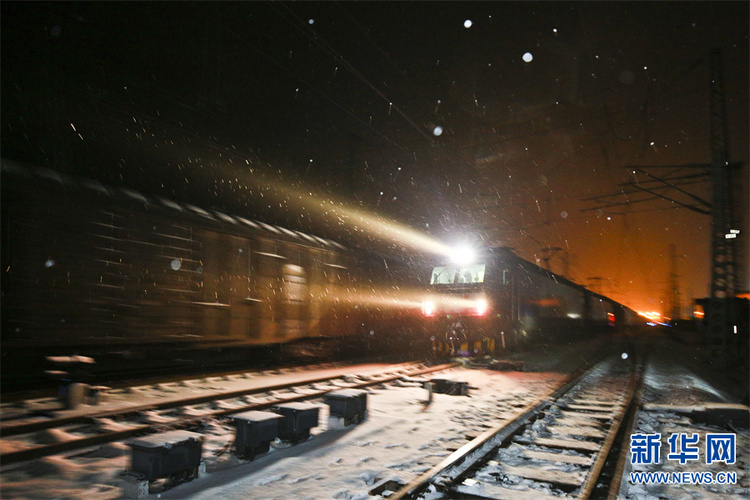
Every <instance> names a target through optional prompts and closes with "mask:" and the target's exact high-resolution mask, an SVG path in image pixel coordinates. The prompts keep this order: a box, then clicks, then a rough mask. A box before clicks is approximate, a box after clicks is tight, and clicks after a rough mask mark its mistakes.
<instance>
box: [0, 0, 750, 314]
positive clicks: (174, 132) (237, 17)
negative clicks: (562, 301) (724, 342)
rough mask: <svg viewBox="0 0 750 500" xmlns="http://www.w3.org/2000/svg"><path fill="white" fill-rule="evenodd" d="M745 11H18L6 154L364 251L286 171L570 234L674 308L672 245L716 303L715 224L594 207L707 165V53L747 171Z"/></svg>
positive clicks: (694, 288)
mask: <svg viewBox="0 0 750 500" xmlns="http://www.w3.org/2000/svg"><path fill="white" fill-rule="evenodd" d="M748 5H749V4H748V3H747V2H622V3H620V2H592V3H588V2H543V3H537V2H520V3H516V2H481V3H474V2H460V3H452V2H408V3H402V2H309V3H308V2H295V3H286V2H237V3H235V2H211V3H187V2H165V3H160V2H92V3H75V2H62V3H46V2H7V1H6V2H2V4H0V9H1V10H2V45H1V48H2V73H1V75H2V89H1V90H2V101H1V105H2V155H3V157H5V158H11V159H14V160H19V161H22V162H26V163H30V164H34V165H43V166H47V167H50V168H54V169H57V170H60V171H62V172H66V173H69V174H73V175H77V176H85V177H91V178H96V179H98V180H100V181H102V182H104V183H107V184H113V185H121V186H128V187H131V188H134V189H137V190H140V191H142V192H144V193H146V194H151V195H160V196H164V197H168V198H172V199H176V200H178V201H189V202H192V203H194V204H197V205H201V206H205V207H215V208H219V209H222V210H225V211H227V212H229V213H235V214H239V215H245V216H248V217H251V218H258V219H262V220H267V221H269V222H276V223H281V224H285V225H288V226H292V227H295V228H298V229H302V230H308V231H313V232H316V233H319V234H323V235H327V236H331V237H336V238H339V239H341V240H343V241H350V242H353V243H356V241H355V240H353V236H352V235H351V233H347V232H344V233H343V234H342V233H340V232H339V231H340V228H339V227H338V225H337V223H336V222H335V221H321V220H319V219H316V217H315V215H314V214H313V213H306V212H305V211H301V210H300V209H298V208H296V206H295V205H293V204H292V203H288V202H287V200H285V195H284V194H281V193H279V192H278V191H277V190H273V189H271V190H269V189H265V190H264V188H267V187H268V186H270V185H271V179H275V180H276V181H280V182H281V183H283V184H285V185H287V186H290V187H294V188H297V189H304V190H305V191H306V192H312V193H314V194H317V195H319V196H323V197H336V198H337V199H344V200H346V201H347V202H348V203H349V204H351V205H352V206H356V207H360V208H362V209H364V210H368V211H373V212H377V213H379V214H382V215H384V216H387V217H390V218H394V219H396V220H399V221H401V222H404V223H406V224H408V225H410V226H412V227H414V228H417V229H419V230H422V231H425V232H428V233H430V234H432V235H433V236H435V237H438V238H441V239H443V240H445V241H449V242H452V241H457V240H461V239H469V240H471V241H474V242H475V243H482V242H484V243H491V244H502V245H507V246H511V247H514V248H516V249H517V251H518V253H519V254H520V255H522V256H523V257H525V258H528V259H530V260H534V258H540V257H543V256H544V254H543V252H541V251H540V249H541V248H543V247H549V246H553V247H559V248H562V249H563V250H562V251H559V252H557V253H555V254H554V255H553V256H552V259H551V261H550V263H551V266H552V269H553V270H554V271H557V272H564V271H565V270H566V269H567V271H568V274H569V275H570V276H571V277H572V278H573V279H574V280H575V281H577V282H579V283H582V284H587V285H588V284H591V285H593V286H594V288H595V289H597V291H601V292H603V293H605V294H608V295H611V296H612V297H614V298H616V299H619V300H621V301H623V302H625V303H626V304H628V305H630V306H632V307H634V308H636V309H639V310H662V307H661V305H660V302H661V301H662V300H663V298H664V296H665V292H666V283H667V277H668V273H669V245H670V244H676V245H677V246H678V249H679V250H678V252H679V253H680V254H681V258H680V260H679V272H680V277H681V282H680V284H681V287H682V290H681V291H682V294H683V297H684V299H683V305H686V304H687V302H688V299H690V298H692V297H697V296H705V295H706V294H707V293H708V288H707V287H708V282H709V239H708V231H709V223H710V221H709V218H708V217H707V216H705V215H700V214H697V213H694V212H690V211H688V210H684V209H681V210H674V209H673V207H671V206H670V205H668V204H667V203H666V202H652V203H647V204H639V205H633V206H632V207H631V208H630V211H629V213H628V214H627V215H608V214H606V213H602V212H597V211H582V210H583V209H586V208H592V207H595V205H594V204H592V203H591V202H583V201H581V200H583V199H584V198H587V197H591V196H596V195H603V194H608V193H612V192H616V191H618V189H619V188H618V184H620V183H622V182H629V181H632V180H633V176H632V174H630V173H629V171H628V170H627V169H625V168H624V166H626V165H673V164H686V163H708V162H709V161H710V156H709V140H708V139H709V137H708V62H707V58H708V54H709V51H710V50H711V49H712V48H714V47H719V48H721V49H722V55H723V58H724V75H725V76H724V78H725V86H726V100H727V109H728V116H727V125H728V129H729V148H730V159H731V160H732V161H740V162H745V163H747V160H748V140H747V139H748V109H749V107H748V59H749V56H748V43H749V42H748V17H749V12H748ZM466 20H471V21H472V24H471V26H470V27H468V28H467V27H465V21H466ZM527 52H528V53H531V54H532V56H533V60H532V61H531V62H525V61H524V60H523V55H524V54H525V53H527ZM438 126H439V127H441V128H442V133H441V134H440V135H436V134H435V130H436V129H435V127H438ZM744 187H745V189H744V191H745V193H746V192H747V185H746V184H745V186H744ZM690 189H691V190H692V191H693V192H694V193H696V194H699V195H702V196H705V197H710V196H709V186H708V184H707V183H705V182H704V183H703V184H696V185H692V186H690ZM259 192H263V193H264V196H263V197H262V198H260V197H259V196H258V194H259ZM270 200H273V202H272V201H270ZM279 204H280V205H281V206H279ZM269 207H270V208H269ZM738 209H739V210H744V212H745V213H746V212H747V206H746V205H744V206H739V207H738ZM301 212H302V213H303V214H304V215H306V216H305V217H303V218H300V213H301ZM745 241H747V238H745ZM592 277H598V278H601V279H597V280H589V278H592ZM744 283H745V284H744V286H745V287H747V284H746V281H745V282H744Z"/></svg>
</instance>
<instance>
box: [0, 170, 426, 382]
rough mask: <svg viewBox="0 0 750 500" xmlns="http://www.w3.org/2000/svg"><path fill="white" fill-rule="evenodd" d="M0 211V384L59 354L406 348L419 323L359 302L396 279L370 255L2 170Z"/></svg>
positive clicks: (157, 201) (155, 356)
mask: <svg viewBox="0 0 750 500" xmlns="http://www.w3.org/2000/svg"><path fill="white" fill-rule="evenodd" d="M1 200H2V252H0V255H1V259H2V270H3V274H2V308H1V314H2V333H3V335H2V344H1V346H2V356H3V363H2V368H3V374H4V375H9V374H13V372H15V371H17V370H21V369H23V368H25V365H26V364H27V363H28V361H29V360H30V359H31V358H32V357H35V356H36V357H39V356H51V355H69V354H73V353H75V354H80V355H91V356H94V357H96V356H102V355H104V354H112V353H121V354H122V355H126V356H131V355H134V354H133V353H140V354H139V355H143V353H151V355H150V360H151V362H152V363H156V362H159V360H160V358H161V357H162V356H169V355H173V354H174V355H178V354H175V353H177V352H178V351H179V352H182V353H184V352H186V350H192V352H193V353H197V352H208V350H220V349H223V350H224V352H232V351H233V350H237V349H239V348H241V347H242V348H245V347H253V346H256V347H260V346H275V347H277V348H279V349H280V348H281V346H285V345H291V344H293V343H295V342H298V341H301V340H302V339H318V340H321V339H328V340H332V342H328V343H327V344H328V345H332V344H333V345H336V346H337V348H338V349H343V348H345V346H346V345H347V344H346V341H341V339H342V338H346V339H348V340H347V341H349V340H351V339H352V338H354V337H356V336H359V335H364V336H366V340H367V341H368V342H370V343H372V341H373V339H378V338H381V339H382V337H383V336H384V335H385V333H386V332H387V329H388V328H390V327H394V326H395V325H398V326H399V328H400V332H401V333H402V334H401V335H394V339H393V340H394V341H399V342H404V343H407V344H408V343H409V342H410V341H411V337H410V335H409V333H410V329H412V328H415V327H414V326H413V324H414V321H416V320H418V319H419V318H418V308H417V310H416V311H414V310H412V311H409V310H401V309H399V310H397V311H390V310H388V309H387V307H386V305H384V304H387V302H388V301H387V300H381V301H380V303H379V304H376V305H372V304H371V303H370V302H368V300H366V299H371V298H372V297H373V296H379V297H384V296H386V297H387V296H389V295H392V294H395V293H396V292H397V288H398V283H399V282H400V281H403V280H407V281H408V280H409V279H408V278H405V277H404V276H399V277H396V276H395V274H396V273H398V272H400V271H401V270H403V269H405V270H404V272H409V270H408V269H406V267H408V266H403V265H401V263H400V261H399V259H398V258H392V259H391V257H390V256H388V255H379V254H375V253H374V251H370V252H369V253H368V251H366V250H362V251H357V252H355V251H353V250H351V249H347V248H346V247H344V246H342V245H341V244H339V243H337V242H335V241H332V240H330V239H326V238H321V237H319V236H314V235H310V234H307V233H303V232H300V231H295V230H291V229H287V228H283V227H279V226H275V225H272V224H267V223H264V222H260V221H256V220H250V219H247V218H244V217H240V216H233V215H228V214H225V213H222V212H219V211H216V210H205V209H202V208H199V207H196V206H193V205H190V204H184V203H176V202H174V201H171V200H167V199H162V198H155V197H147V196H144V195H142V194H140V193H138V192H136V191H132V190H130V189H125V188H113V187H108V186H104V185H102V184H100V183H99V182H96V181H93V180H84V179H73V178H70V177H67V176H65V175H63V174H61V173H59V172H56V171H53V170H49V169H45V168H38V167H29V166H25V165H21V164H18V163H15V162H12V161H8V160H5V159H4V160H3V161H2V198H1ZM388 259H391V260H388ZM358 297H360V298H363V299H362V300H358ZM309 345H312V344H309ZM315 345H318V344H315ZM276 351H277V350H272V351H271V352H276ZM237 352H239V351H237ZM261 352H263V353H266V352H268V350H262V351H261ZM4 379H5V377H4Z"/></svg>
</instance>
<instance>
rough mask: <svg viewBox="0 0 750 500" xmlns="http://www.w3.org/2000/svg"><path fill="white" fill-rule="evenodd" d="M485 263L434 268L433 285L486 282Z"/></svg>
mask: <svg viewBox="0 0 750 500" xmlns="http://www.w3.org/2000/svg"><path fill="white" fill-rule="evenodd" d="M484 271H485V265H484V264H474V265H471V266H464V267H456V266H441V267H435V268H433V269H432V275H431V277H430V284H431V285H453V284H457V283H484Z"/></svg>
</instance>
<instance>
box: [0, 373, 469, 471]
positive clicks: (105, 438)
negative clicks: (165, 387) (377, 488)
mask: <svg viewBox="0 0 750 500" xmlns="http://www.w3.org/2000/svg"><path fill="white" fill-rule="evenodd" d="M459 364H460V363H455V362H454V363H446V364H442V365H437V366H432V367H429V368H422V369H418V370H415V371H413V372H410V373H409V375H390V376H386V377H383V378H378V379H377V380H368V381H366V382H359V383H351V384H350V385H349V386H347V388H351V389H356V388H365V387H369V386H373V385H378V384H384V383H388V382H394V381H396V380H399V379H401V378H403V377H405V376H414V375H423V374H425V373H432V372H436V371H442V370H447V369H449V368H453V367H456V366H458V365H459ZM336 378H341V377H340V376H337V377H333V379H336ZM316 380H317V379H316ZM320 381H322V380H318V382H320ZM312 383H317V382H314V381H313V382H311V381H304V382H297V383H294V384H282V385H284V386H285V388H290V387H296V386H300V385H309V384H312ZM278 387H279V386H274V388H278ZM274 388H264V389H263V390H261V391H258V390H256V389H252V390H251V391H253V392H251V393H257V392H267V391H272V390H278V389H274ZM335 390H339V388H331V389H324V390H319V391H317V392H315V393H310V394H301V395H296V396H291V397H287V398H277V399H275V400H273V401H266V402H261V403H250V404H247V405H244V406H238V407H236V408H225V409H220V410H212V411H210V412H208V413H206V414H204V415H200V416H194V417H189V418H183V419H175V420H174V421H173V422H167V423H158V424H142V425H136V426H135V427H133V428H132V429H125V430H121V431H115V432H108V433H105V434H99V435H96V436H90V437H84V438H81V439H74V440H70V441H64V442H61V443H53V444H48V445H43V446H36V447H32V448H27V449H23V450H18V451H13V452H8V453H3V454H0V466H5V465H10V464H14V463H19V462H25V461H28V460H36V459H39V458H43V457H47V456H50V455H58V454H61V453H68V452H71V451H75V450H79V449H83V448H88V447H92V446H98V445H101V444H106V443H110V442H114V441H120V440H122V439H127V438H130V437H134V436H137V435H142V434H146V433H148V432H149V431H156V430H163V429H166V428H185V427H190V426H192V425H196V424H198V423H200V422H202V421H204V420H208V419H211V418H220V417H225V416H226V415H231V414H233V413H242V412H245V411H250V410H264V409H268V408H271V407H273V406H276V405H278V404H281V403H292V402H298V401H306V400H310V399H317V398H320V397H321V396H323V395H325V394H326V393H328V392H332V391H335ZM240 393H241V394H240ZM247 394H248V393H247V392H245V391H230V392H228V393H221V394H216V393H214V394H212V395H210V396H208V395H207V396H200V397H197V398H188V399H185V400H180V401H179V404H175V403H177V401H172V402H166V403H164V404H167V405H168V406H167V407H165V408H162V409H170V408H176V407H180V406H190V405H193V404H199V403H207V402H212V401H221V400H226V399H232V398H234V397H240V396H244V395H247ZM228 395H229V396H228ZM155 406H157V405H144V406H143V407H142V408H143V409H144V411H148V410H151V409H153V408H154V407H155ZM103 413H105V414H107V416H112V415H113V413H112V412H103ZM131 413H134V411H133V410H132V408H128V410H127V411H126V412H120V413H119V414H117V413H114V415H129V414H131ZM93 418H94V417H92V416H87V417H85V419H86V420H92V419H93ZM100 418H101V417H100ZM86 420H83V421H86Z"/></svg>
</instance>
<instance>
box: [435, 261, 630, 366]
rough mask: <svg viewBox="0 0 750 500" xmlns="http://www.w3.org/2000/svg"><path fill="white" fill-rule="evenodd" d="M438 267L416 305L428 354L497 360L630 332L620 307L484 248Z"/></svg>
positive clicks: (627, 315)
mask: <svg viewBox="0 0 750 500" xmlns="http://www.w3.org/2000/svg"><path fill="white" fill-rule="evenodd" d="M456 260H457V262H450V263H445V262H441V263H440V264H441V265H439V266H436V267H434V268H433V269H432V273H431V274H430V276H429V293H428V294H427V295H426V296H425V298H424V301H423V315H424V316H425V319H426V331H427V334H428V336H429V338H430V340H431V341H432V342H433V344H434V349H435V350H437V351H441V352H451V353H454V354H460V355H464V356H467V355H476V354H480V353H497V352H502V351H508V350H513V349H517V348H519V347H521V346H523V345H525V344H530V343H535V344H540V343H550V342H553V341H556V340H559V339H564V338H566V336H567V337H568V338H578V337H580V336H582V335H587V334H589V333H590V332H595V331H601V330H603V329H607V328H621V327H625V326H627V325H630V324H632V323H633V322H634V321H635V319H636V315H635V313H634V312H633V311H631V310H630V309H628V308H627V307H625V306H623V305H621V304H618V303H617V302H615V301H613V300H611V299H609V298H607V297H604V296H602V295H599V294H596V293H593V292H592V291H590V290H587V289H586V288H585V287H583V286H580V285H577V284H575V283H573V282H572V281H570V280H568V279H566V278H564V277H563V276H560V275H557V274H554V273H552V272H550V271H547V270H545V269H543V268H541V267H539V266H537V265H535V264H533V263H531V262H529V261H527V260H524V259H522V258H520V257H518V256H517V255H515V254H514V253H513V252H512V251H511V250H510V249H508V248H490V249H487V250H485V251H484V253H483V254H482V255H478V256H476V257H475V258H464V261H463V262H461V259H460V258H458V259H456Z"/></svg>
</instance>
